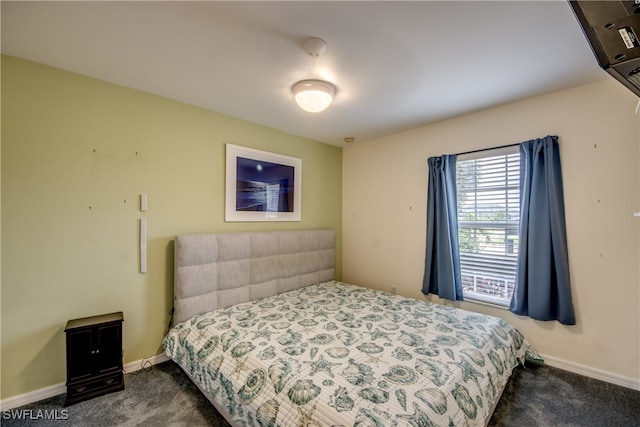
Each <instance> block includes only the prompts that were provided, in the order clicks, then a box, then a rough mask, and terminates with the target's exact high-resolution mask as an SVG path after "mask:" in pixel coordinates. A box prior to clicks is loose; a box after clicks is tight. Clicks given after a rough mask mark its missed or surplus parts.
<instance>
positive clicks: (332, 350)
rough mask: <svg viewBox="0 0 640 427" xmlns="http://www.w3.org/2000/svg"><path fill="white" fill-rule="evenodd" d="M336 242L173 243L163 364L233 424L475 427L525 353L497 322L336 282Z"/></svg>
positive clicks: (241, 238)
mask: <svg viewBox="0 0 640 427" xmlns="http://www.w3.org/2000/svg"><path fill="white" fill-rule="evenodd" d="M334 241H335V236H334V232H333V231H332V230H293V231H273V232H251V233H219V234H192V235H181V236H177V237H176V239H175V286H174V294H175V305H174V310H175V312H174V324H175V326H174V327H173V328H172V329H171V330H170V331H169V333H168V334H167V336H166V337H165V339H164V341H163V346H164V349H165V352H166V354H167V356H169V357H170V358H171V359H172V360H174V361H175V362H176V363H177V364H178V365H180V366H181V368H182V369H183V370H184V371H185V372H186V373H187V374H188V375H189V377H190V378H191V379H192V380H193V381H194V383H195V384H196V385H197V386H198V388H200V390H201V391H202V392H203V393H204V394H205V395H206V396H207V398H208V399H209V400H210V401H211V402H212V403H213V404H214V406H215V407H216V409H217V410H218V411H219V412H220V413H221V414H222V415H223V416H224V417H225V418H226V419H227V420H228V421H229V423H230V424H232V425H234V426H263V427H264V426H287V427H288V426H431V425H433V426H449V425H453V426H467V425H468V426H476V425H478V426H481V425H486V423H487V422H488V421H489V419H490V417H491V414H492V412H493V409H494V408H495V405H496V404H497V402H498V400H499V398H500V396H501V393H502V390H503V388H504V386H505V385H506V383H507V381H508V379H509V376H510V375H511V372H512V370H513V369H514V368H515V367H516V366H517V365H518V364H519V363H523V362H524V360H525V357H526V356H527V354H529V355H535V351H534V350H533V349H532V348H531V347H530V345H529V343H528V342H527V341H526V339H525V338H524V337H523V336H522V334H521V333H520V332H519V331H517V330H516V329H515V328H513V327H512V326H510V325H509V324H508V323H506V322H504V321H503V320H501V319H499V318H495V317H490V316H485V315H480V314H477V313H472V312H469V311H464V310H460V309H457V308H454V307H450V306H444V305H440V304H433V303H429V302H425V301H420V300H417V299H411V298H405V297H402V296H398V295H393V294H389V293H385V292H380V291H376V290H372V289H368V288H363V287H358V286H354V285H351V284H347V283H342V282H339V281H336V280H335V277H334V276H335V265H334V263H335V248H334Z"/></svg>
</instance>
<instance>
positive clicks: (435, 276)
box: [422, 154, 462, 301]
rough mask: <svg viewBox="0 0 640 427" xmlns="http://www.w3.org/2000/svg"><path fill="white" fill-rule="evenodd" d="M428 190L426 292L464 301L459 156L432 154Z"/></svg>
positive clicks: (423, 290)
mask: <svg viewBox="0 0 640 427" xmlns="http://www.w3.org/2000/svg"><path fill="white" fill-rule="evenodd" d="M427 162H428V165H429V189H428V192H427V251H426V252H427V253H426V258H425V269H424V278H423V281H422V292H423V293H424V294H429V293H433V294H437V295H439V296H440V298H446V299H450V300H453V301H456V300H462V281H461V278H460V252H459V247H458V216H457V209H456V155H455V154H453V155H445V156H441V157H430V158H429V159H428V160H427Z"/></svg>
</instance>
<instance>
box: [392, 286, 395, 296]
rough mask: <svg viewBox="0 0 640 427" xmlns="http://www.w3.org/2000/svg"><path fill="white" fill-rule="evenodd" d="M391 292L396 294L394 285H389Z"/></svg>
mask: <svg viewBox="0 0 640 427" xmlns="http://www.w3.org/2000/svg"><path fill="white" fill-rule="evenodd" d="M391 293H392V294H394V295H395V294H396V287H395V286H392V287H391Z"/></svg>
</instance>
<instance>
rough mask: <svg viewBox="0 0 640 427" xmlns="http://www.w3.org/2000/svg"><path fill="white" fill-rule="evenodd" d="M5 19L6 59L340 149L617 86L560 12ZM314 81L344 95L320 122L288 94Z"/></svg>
mask: <svg viewBox="0 0 640 427" xmlns="http://www.w3.org/2000/svg"><path fill="white" fill-rule="evenodd" d="M1 7H2V11H1V13H2V39H1V41H2V53H5V54H9V55H14V56H18V57H22V58H26V59H30V60H33V61H37V62H41V63H44V64H48V65H51V66H54V67H58V68H62V69H65V70H69V71H73V72H77V73H81V74H84V75H87V76H92V77H95V78H98V79H102V80H106V81H109V82H113V83H117V84H120V85H123V86H127V87H131V88H136V89H139V90H143V91H146V92H150V93H153V94H157V95H161V96H165V97H168V98H172V99H176V100H179V101H183V102H186V103H189V104H193V105H197V106H200V107H204V108H207V109H210V110H214V111H217V112H221V113H224V114H228V115H231V116H235V117H239V118H242V119H246V120H249V121H251V122H255V123H259V124H264V125H267V126H270V127H273V128H276V129H280V130H283V131H285V132H289V133H292V134H295V135H300V136H304V137H308V138H312V139H315V140H318V141H323V142H326V143H329V144H334V145H339V146H341V145H344V142H343V138H344V137H354V138H356V141H357V142H363V141H367V140H371V139H375V138H379V137H382V136H386V135H390V134H393V133H396V132H399V131H402V130H406V129H410V128H413V127H416V126H420V125H424V124H427V123H431V122H434V121H438V120H442V119H446V118H450V117H454V116H458V115H461V114H465V113H469V112H472V111H476V110H480V109H483V108H487V107H491V106H495V105H499V104H503V103H507V102H511V101H515V100H518V99H522V98H527V97H531V96H535V95H539V94H543V93H547V92H552V91H556V90H560V89H564V88H570V87H574V86H579V85H583V84H586V83H591V82H594V81H597V80H602V79H606V78H609V77H608V74H606V73H605V72H604V71H603V70H601V69H600V68H599V67H598V65H597V63H596V60H595V58H594V56H593V54H592V53H591V50H590V48H589V46H588V44H587V41H586V39H585V37H584V36H583V34H582V31H581V29H580V27H579V26H578V23H577V21H576V19H575V17H574V16H573V13H572V11H571V8H570V7H569V5H568V3H567V2H566V1H561V0H555V1H494V2H488V1H442V2H438V1H411V2H402V1H388V2H385V1H373V2H368V1H338V2H330V1H318V2H310V1H296V2H294V1H288V2H286V1H285V2H271V1H262V2H244V1H236V2H214V1H207V2H205V1H201V2H180V1H178V2H167V1H137V2H109V1H102V2H96V1H92V2H59V1H53V2H51V1H49V2H31V1H17V2H11V1H2V6H1ZM308 37H319V38H322V39H324V40H325V41H326V42H327V45H328V46H327V51H326V53H325V54H324V55H322V56H321V57H319V58H318V59H317V61H316V68H315V69H313V67H312V63H313V61H312V59H311V57H309V56H308V55H307V54H306V53H305V52H304V51H303V50H302V48H301V43H302V41H303V40H305V39H306V38H308ZM313 76H318V77H322V78H324V79H327V80H330V81H332V82H333V83H335V85H336V86H337V87H338V92H337V95H336V97H335V100H334V103H333V104H332V105H331V106H330V107H329V109H327V110H325V111H324V112H321V113H316V114H312V113H307V112H304V111H302V110H301V109H300V108H298V107H297V106H296V104H295V103H294V101H293V96H292V94H291V85H292V84H293V83H294V82H296V81H298V80H301V79H305V78H309V77H313Z"/></svg>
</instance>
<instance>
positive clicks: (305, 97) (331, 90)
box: [291, 37, 337, 113]
mask: <svg viewBox="0 0 640 427" xmlns="http://www.w3.org/2000/svg"><path fill="white" fill-rule="evenodd" d="M302 49H304V51H305V52H306V53H307V55H309V56H310V57H311V58H312V59H313V67H314V68H315V60H316V58H317V57H319V56H320V55H322V54H323V53H324V52H325V51H326V50H327V44H326V43H325V41H324V40H322V39H319V38H317V37H311V38H309V39H306V40H305V41H304V42H302ZM336 90H337V89H336V86H335V85H334V84H333V83H330V82H328V81H325V80H320V79H305V80H300V81H299V82H296V83H294V84H293V86H291V91H292V92H293V96H294V98H295V100H296V103H297V104H298V106H300V108H302V109H303V110H305V111H308V112H310V113H319V112H320V111H323V110H325V109H326V108H327V107H328V106H329V105H330V104H331V102H332V101H333V97H334V96H335V94H336Z"/></svg>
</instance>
